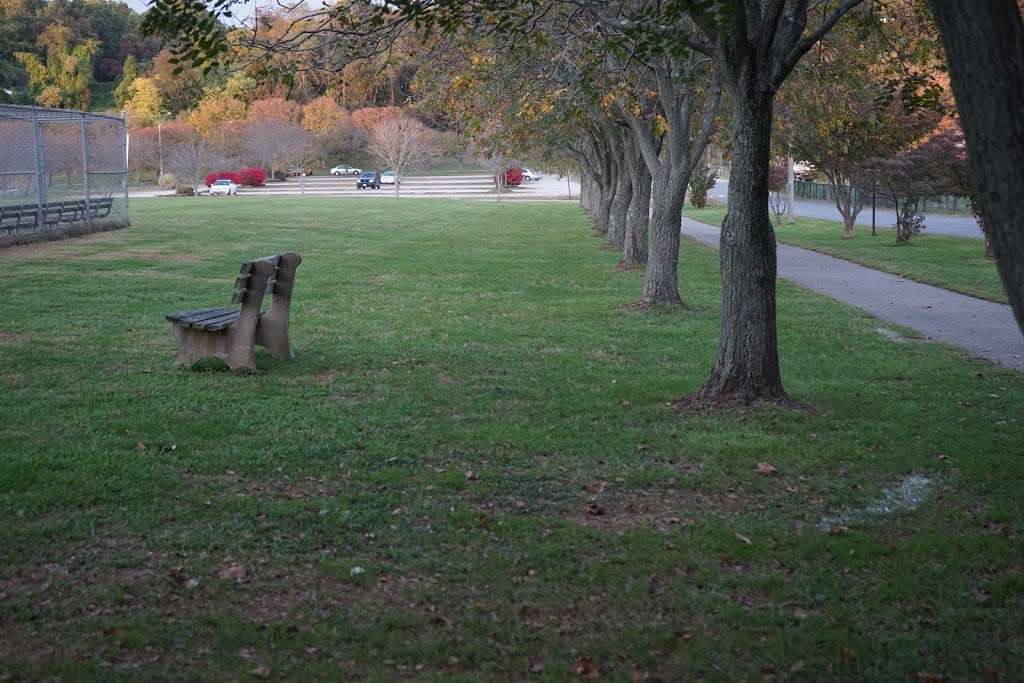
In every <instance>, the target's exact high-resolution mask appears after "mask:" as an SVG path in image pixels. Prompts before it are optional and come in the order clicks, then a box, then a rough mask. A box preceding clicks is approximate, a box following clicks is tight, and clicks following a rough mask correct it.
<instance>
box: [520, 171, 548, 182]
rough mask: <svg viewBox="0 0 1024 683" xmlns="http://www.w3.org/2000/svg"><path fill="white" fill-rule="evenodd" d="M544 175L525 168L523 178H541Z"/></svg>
mask: <svg viewBox="0 0 1024 683" xmlns="http://www.w3.org/2000/svg"><path fill="white" fill-rule="evenodd" d="M543 177H544V176H543V175H541V174H540V173H539V172H537V171H531V170H530V169H528V168H524V169H523V180H540V179H541V178H543Z"/></svg>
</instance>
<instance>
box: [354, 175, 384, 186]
mask: <svg viewBox="0 0 1024 683" xmlns="http://www.w3.org/2000/svg"><path fill="white" fill-rule="evenodd" d="M366 187H372V188H373V189H375V190H379V189H380V173H378V172H377V171H363V172H362V173H360V174H359V178H358V179H357V180H356V189H357V190H362V189H363V188H366Z"/></svg>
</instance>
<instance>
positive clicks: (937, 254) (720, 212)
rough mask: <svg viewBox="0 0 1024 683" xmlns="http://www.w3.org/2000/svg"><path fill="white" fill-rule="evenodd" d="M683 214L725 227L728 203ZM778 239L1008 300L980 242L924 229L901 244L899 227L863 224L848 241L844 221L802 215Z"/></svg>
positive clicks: (686, 210) (920, 279)
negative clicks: (874, 231)
mask: <svg viewBox="0 0 1024 683" xmlns="http://www.w3.org/2000/svg"><path fill="white" fill-rule="evenodd" d="M683 215H684V216H686V217H688V218H692V219H694V220H698V221H702V222H704V223H710V224H712V225H721V224H722V219H723V218H724V217H725V207H724V206H723V205H721V204H717V205H708V206H707V207H706V208H704V209H695V208H693V207H692V206H690V205H687V206H686V208H684V209H683ZM775 237H776V239H778V241H779V242H785V243H786V244H795V245H796V246H798V247H806V248H807V249H813V250H814V251H820V252H822V253H824V254H831V255H832V256H838V257H840V258H844V259H846V260H848V261H853V262H855V263H860V264H863V265H865V266H870V267H872V268H877V269H878V270H884V271H885V272H887V273H895V274H896V275H902V276H903V277H906V278H909V279H911V280H917V281H918V282H927V283H928V284H932V285H937V286H939V287H944V288H946V289H951V290H953V291H956V292H963V293H964V294H970V295H971V296H976V297H980V298H982V299H988V300H989V301H998V302H1000V303H1007V298H1006V292H1005V291H1004V290H1003V285H1002V283H1001V282H1000V281H999V273H998V272H997V271H996V264H995V262H994V261H992V260H991V259H988V258H986V257H985V246H984V244H983V243H982V241H981V240H972V239H967V238H964V237H951V236H947V235H929V234H928V233H927V231H925V232H923V233H921V234H920V235H918V236H917V237H915V238H913V239H912V240H910V242H909V243H904V244H897V243H896V232H895V231H893V230H879V231H878V235H877V236H875V237H872V236H871V231H870V228H865V227H864V226H862V225H858V226H856V228H854V238H853V239H851V240H844V239H843V224H842V222H840V221H826V220H821V219H817V218H800V217H798V218H797V219H796V222H795V223H793V224H792V225H788V224H783V226H782V227H781V228H779V227H776V229H775Z"/></svg>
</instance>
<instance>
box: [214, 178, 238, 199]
mask: <svg viewBox="0 0 1024 683" xmlns="http://www.w3.org/2000/svg"><path fill="white" fill-rule="evenodd" d="M210 194H211V195H215V194H226V195H228V196H231V195H233V194H238V185H236V184H235V183H234V181H231V180H228V179H227V178H221V179H220V180H215V181H214V182H213V185H210Z"/></svg>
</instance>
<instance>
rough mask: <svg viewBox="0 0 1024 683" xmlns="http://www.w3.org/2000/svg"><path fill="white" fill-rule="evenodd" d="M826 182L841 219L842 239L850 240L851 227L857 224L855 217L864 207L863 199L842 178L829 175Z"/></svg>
mask: <svg viewBox="0 0 1024 683" xmlns="http://www.w3.org/2000/svg"><path fill="white" fill-rule="evenodd" d="M828 180H829V182H830V183H831V184H832V193H833V200H834V202H835V205H836V210H837V211H839V215H840V216H842V217H843V239H844V240H852V239H853V227H854V226H855V225H856V224H857V216H858V215H860V211H861V208H863V206H864V204H863V199H860V198H859V197H858V196H857V189H856V188H855V187H854V186H853V184H852V183H850V182H849V181H848V180H846V179H845V178H844V177H840V176H838V175H830V176H828Z"/></svg>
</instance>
